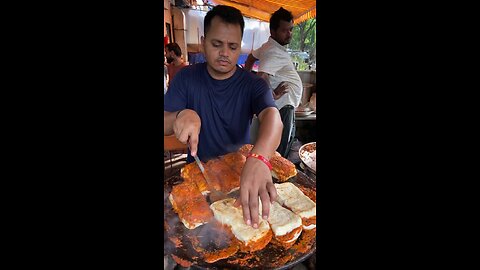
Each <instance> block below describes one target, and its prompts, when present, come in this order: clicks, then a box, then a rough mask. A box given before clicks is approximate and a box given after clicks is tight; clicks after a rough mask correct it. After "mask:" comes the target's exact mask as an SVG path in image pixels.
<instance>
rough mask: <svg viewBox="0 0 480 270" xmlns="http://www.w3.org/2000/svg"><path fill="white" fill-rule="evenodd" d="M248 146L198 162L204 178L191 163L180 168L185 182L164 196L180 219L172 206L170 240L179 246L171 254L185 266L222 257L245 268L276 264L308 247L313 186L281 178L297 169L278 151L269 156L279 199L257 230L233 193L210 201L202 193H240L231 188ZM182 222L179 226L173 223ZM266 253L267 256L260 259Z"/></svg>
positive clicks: (312, 230)
mask: <svg viewBox="0 0 480 270" xmlns="http://www.w3.org/2000/svg"><path fill="white" fill-rule="evenodd" d="M252 148H253V145H244V146H243V147H242V149H240V150H239V151H237V152H232V153H229V154H226V155H224V156H221V157H219V158H216V159H212V160H209V161H207V162H202V164H203V166H204V167H205V171H206V174H207V177H208V178H209V181H208V182H207V181H206V180H205V178H204V176H203V174H202V172H201V171H200V169H199V168H198V165H197V164H196V163H194V162H193V163H190V164H187V165H185V166H184V167H183V168H182V169H181V177H182V178H183V182H182V181H176V182H175V183H173V187H172V191H171V193H170V194H169V195H168V193H166V194H167V195H165V196H168V198H169V200H170V202H171V204H172V206H173V210H174V212H175V213H176V214H177V215H178V218H179V219H177V217H176V215H175V214H174V213H173V212H172V211H171V210H170V213H171V214H173V215H174V216H173V217H174V218H173V219H169V223H168V224H166V225H165V229H166V230H167V233H168V234H169V235H168V239H170V241H169V243H170V242H172V243H173V244H170V245H171V248H173V249H177V251H180V250H181V251H180V252H178V253H175V254H176V256H180V257H174V258H175V260H176V261H181V260H182V259H185V261H181V263H183V264H184V265H188V264H190V263H192V262H191V261H190V259H191V260H193V263H195V264H196V263H200V262H206V263H215V262H217V261H219V260H225V262H227V263H233V264H235V265H238V266H241V267H245V268H252V267H254V268H255V267H257V268H258V267H260V268H262V267H271V268H275V267H278V266H280V265H283V264H285V263H286V262H288V261H290V260H291V259H292V258H294V257H296V256H298V254H301V253H305V252H306V251H307V250H308V249H310V247H311V245H312V244H313V243H314V241H315V234H316V232H315V231H316V229H315V227H316V213H315V211H316V204H315V201H316V200H315V189H310V188H304V187H303V186H299V187H300V188H301V189H299V187H296V186H295V185H293V184H292V183H288V182H285V183H283V182H284V181H287V180H288V179H290V178H292V177H293V176H295V175H296V174H297V171H296V168H295V166H294V165H293V163H291V162H290V161H288V160H286V159H284V158H283V157H281V156H280V154H279V153H278V152H275V154H274V155H273V156H272V157H271V159H270V163H271V164H272V167H273V168H272V176H273V177H274V178H276V180H278V181H277V182H282V184H275V187H276V189H277V193H278V195H279V199H278V202H274V203H273V204H271V207H270V216H269V219H268V221H267V220H263V219H262V218H261V217H260V215H259V222H260V224H259V228H258V229H254V228H253V227H252V226H250V225H247V224H245V222H244V220H243V212H242V208H241V206H240V207H234V206H233V203H234V202H235V198H227V199H224V200H220V201H217V202H215V203H212V204H211V205H210V206H209V201H208V200H207V196H206V195H207V194H208V193H210V190H213V189H216V190H220V191H222V192H224V193H230V194H229V195H228V196H229V197H236V196H238V195H235V194H233V193H231V192H233V191H234V190H237V189H239V187H240V175H241V172H242V169H243V167H244V165H245V162H246V159H247V158H246V156H247V155H248V152H250V150H251V149H252ZM307 196H308V197H310V199H309V198H308V197H307ZM259 202H260V205H259V210H260V212H261V209H262V207H261V201H260V200H259ZM170 209H171V208H170ZM175 219H176V220H175ZM180 221H181V222H182V223H183V225H175V224H179V223H180ZM201 225H203V226H201ZM183 226H185V227H186V228H188V230H187V229H185V228H183ZM269 243H272V245H268V244H269ZM267 246H268V248H266V247H267ZM188 250H191V252H193V253H194V255H195V256H194V257H191V256H190V257H188V256H187V257H185V255H184V254H185V253H183V252H186V253H187V254H188ZM272 250H273V251H274V252H277V253H278V254H279V258H276V257H271V255H270V253H269V252H272ZM284 252H286V253H287V254H283V253H284ZM182 253H183V254H182ZM267 254H268V255H267ZM282 254H283V255H282ZM265 255H267V256H269V258H270V257H271V260H270V261H268V262H266V261H265V260H263V259H260V258H262V257H264V256H265ZM259 263H261V264H259Z"/></svg>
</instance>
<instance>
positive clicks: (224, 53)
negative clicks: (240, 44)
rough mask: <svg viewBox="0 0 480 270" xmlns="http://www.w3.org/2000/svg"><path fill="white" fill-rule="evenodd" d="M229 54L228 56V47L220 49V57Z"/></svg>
mask: <svg viewBox="0 0 480 270" xmlns="http://www.w3.org/2000/svg"><path fill="white" fill-rule="evenodd" d="M227 54H228V48H227V47H226V46H222V47H220V55H221V56H227Z"/></svg>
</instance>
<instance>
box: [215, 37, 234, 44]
mask: <svg viewBox="0 0 480 270" xmlns="http://www.w3.org/2000/svg"><path fill="white" fill-rule="evenodd" d="M212 42H218V43H222V44H223V41H221V40H218V39H214V38H213V39H212ZM228 44H229V45H238V43H236V42H229V43H228Z"/></svg>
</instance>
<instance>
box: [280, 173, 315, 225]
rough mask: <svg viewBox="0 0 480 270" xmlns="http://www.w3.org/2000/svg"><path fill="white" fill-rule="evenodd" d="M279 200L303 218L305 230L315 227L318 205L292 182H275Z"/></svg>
mask: <svg viewBox="0 0 480 270" xmlns="http://www.w3.org/2000/svg"><path fill="white" fill-rule="evenodd" d="M275 188H276V189H277V194H278V202H279V203H280V204H281V205H283V206H285V207H287V208H288V209H290V210H291V211H292V212H294V213H295V214H297V215H299V216H300V217H301V218H302V224H303V229H304V230H311V229H314V228H315V226H314V224H316V211H317V206H316V204H315V202H313V201H312V200H311V199H310V198H309V197H307V196H306V195H305V194H304V193H303V192H302V191H301V190H300V189H299V188H298V187H297V186H295V185H294V184H293V183H291V182H285V183H281V184H275Z"/></svg>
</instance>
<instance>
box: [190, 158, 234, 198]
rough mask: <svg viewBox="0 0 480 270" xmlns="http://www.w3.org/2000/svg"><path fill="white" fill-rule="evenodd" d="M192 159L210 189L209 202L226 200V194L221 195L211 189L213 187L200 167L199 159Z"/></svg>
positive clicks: (221, 193)
mask: <svg viewBox="0 0 480 270" xmlns="http://www.w3.org/2000/svg"><path fill="white" fill-rule="evenodd" d="M193 158H194V159H195V162H196V163H197V165H198V167H199V168H200V171H201V172H202V175H203V177H204V178H205V180H206V181H207V184H208V186H209V187H210V189H211V190H210V195H209V198H210V202H212V203H213V202H216V201H219V200H223V199H225V198H227V194H225V193H223V192H221V191H219V190H216V189H215V188H214V187H213V185H211V184H210V181H209V180H208V177H207V174H206V173H205V168H203V165H202V162H200V159H199V158H198V157H197V156H196V155H195V156H194V157H193Z"/></svg>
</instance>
